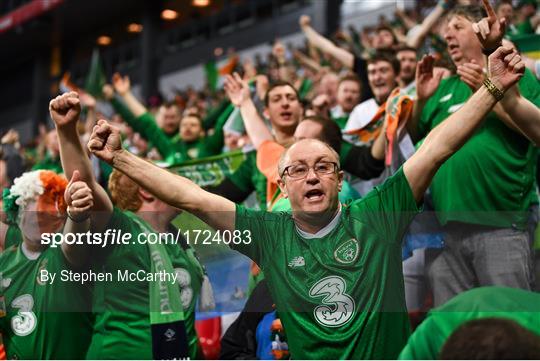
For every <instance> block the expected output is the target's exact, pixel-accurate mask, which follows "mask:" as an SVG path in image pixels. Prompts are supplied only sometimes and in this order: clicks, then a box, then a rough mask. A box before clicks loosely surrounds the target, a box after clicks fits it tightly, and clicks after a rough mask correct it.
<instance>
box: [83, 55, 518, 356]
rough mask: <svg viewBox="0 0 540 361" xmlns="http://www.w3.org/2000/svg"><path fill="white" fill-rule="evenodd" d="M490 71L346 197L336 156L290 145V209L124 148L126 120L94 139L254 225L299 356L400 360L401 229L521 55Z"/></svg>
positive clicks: (223, 216)
mask: <svg viewBox="0 0 540 361" xmlns="http://www.w3.org/2000/svg"><path fill="white" fill-rule="evenodd" d="M489 69H490V74H491V76H490V80H486V81H485V83H484V84H485V85H484V86H482V87H480V89H479V90H478V91H477V92H476V93H475V94H474V95H473V96H472V97H471V98H470V99H469V100H468V101H467V103H466V104H465V105H464V106H463V107H462V108H461V109H460V110H458V111H457V112H455V113H454V114H452V115H451V116H450V117H449V118H448V119H447V120H446V121H444V122H443V123H441V124H440V125H439V126H438V127H436V128H435V129H434V130H432V131H431V132H430V133H429V135H428V136H427V137H426V139H425V141H424V143H423V145H422V147H421V148H420V149H419V150H418V151H417V152H416V153H415V154H414V155H413V156H412V157H411V158H410V159H409V160H408V161H407V162H406V163H405V164H404V166H403V167H402V169H400V170H399V171H398V172H397V173H396V174H395V175H394V176H393V177H391V178H389V179H388V180H387V181H386V182H385V183H384V184H383V185H382V186H380V187H378V188H376V189H375V190H373V191H372V192H371V193H370V194H368V195H367V196H366V197H364V198H363V199H361V200H358V201H355V202H353V203H352V204H350V205H349V206H343V207H342V206H341V205H340V203H339V202H338V192H339V190H340V188H341V184H342V181H343V172H342V171H341V170H340V167H339V157H338V155H337V154H336V153H335V152H334V151H333V150H332V149H331V148H330V147H329V146H328V145H327V144H326V143H323V142H321V141H319V140H315V139H304V140H301V141H298V142H297V143H295V144H293V145H292V146H291V147H290V148H289V149H288V150H287V151H286V152H285V153H284V154H283V156H282V158H281V160H280V162H279V174H280V175H281V179H279V181H278V182H279V186H280V188H281V191H282V192H283V194H284V195H285V196H286V197H288V198H289V199H290V201H291V208H292V214H289V213H267V212H262V211H254V210H249V209H245V208H244V207H242V206H240V205H235V204H234V203H233V202H231V201H229V200H227V199H225V198H222V197H220V196H217V195H214V194H211V193H208V192H205V191H204V190H202V189H201V188H199V187H198V186H197V185H196V184H195V183H193V182H191V181H190V180H189V179H186V178H183V177H180V176H177V175H173V174H172V173H169V172H167V171H166V170H164V169H160V168H158V167H156V166H154V165H152V164H150V163H148V162H146V161H144V160H142V159H140V158H138V157H136V156H135V155H132V154H130V153H128V152H127V151H125V150H123V149H122V148H121V141H120V133H119V131H118V129H116V128H114V127H112V126H110V125H109V124H108V123H107V122H106V121H105V120H100V121H99V122H98V124H97V125H96V126H95V127H94V131H93V133H92V136H91V138H90V141H89V143H88V147H89V149H90V151H91V152H93V153H94V154H96V155H97V156H98V157H100V158H101V159H103V160H105V161H107V162H109V163H110V164H112V165H113V166H114V167H115V168H117V169H118V170H120V171H121V172H123V173H124V174H126V175H129V177H131V178H132V179H133V180H134V181H135V182H137V183H139V184H140V185H141V186H142V187H144V188H145V189H148V190H149V191H151V192H153V193H154V194H155V195H156V196H157V197H158V198H160V199H162V200H163V201H165V202H167V203H169V204H171V205H173V206H175V207H178V208H182V209H185V210H187V211H189V212H192V213H194V214H195V215H197V216H198V217H200V218H201V219H202V220H204V221H205V222H206V223H208V224H209V225H211V226H213V227H215V228H216V229H219V230H229V231H234V230H240V231H242V232H244V233H245V232H248V233H250V236H251V237H250V238H251V240H252V241H251V242H241V243H242V244H240V245H234V246H233V247H234V249H236V250H238V251H240V252H242V253H244V254H246V255H247V256H249V257H250V258H252V259H253V260H254V261H255V262H257V264H258V265H260V266H261V268H262V269H263V271H264V272H265V276H266V279H267V282H268V287H269V290H270V293H271V295H272V299H273V300H274V302H275V303H276V306H277V311H278V313H279V315H280V317H281V321H282V323H283V327H284V329H285V330H287V339H288V343H289V350H290V353H291V356H292V357H293V358H299V359H345V358H353V359H360V358H362V359H374V358H375V359H387V358H396V357H397V356H398V354H399V352H400V350H401V348H402V347H403V346H404V344H405V342H406V340H407V337H408V336H409V323H408V318H407V313H406V308H405V298H404V292H403V277H402V273H401V267H402V266H401V245H400V240H401V237H402V235H403V233H404V232H405V229H406V228H407V226H408V224H409V222H410V221H411V219H412V218H413V217H414V215H415V213H416V212H417V210H418V203H420V202H421V200H422V197H423V194H424V192H425V190H426V188H427V187H428V185H429V183H430V182H431V179H432V178H433V176H434V175H435V173H436V172H437V170H438V169H439V167H440V166H441V165H442V164H443V163H444V162H445V161H446V160H447V159H448V158H449V157H450V156H451V155H452V154H454V153H455V152H456V151H457V150H458V149H459V148H460V147H461V146H462V145H463V144H464V143H465V142H466V141H467V139H468V138H469V137H470V136H471V135H472V134H473V133H474V131H475V130H476V129H478V127H479V126H480V124H481V121H482V119H483V118H484V117H485V115H486V114H487V113H488V112H489V111H490V110H491V109H492V108H493V106H494V105H495V103H496V102H497V100H500V99H501V98H502V97H503V95H504V92H505V91H506V90H507V89H508V88H510V87H511V86H512V85H514V84H515V83H516V82H517V81H518V80H519V78H520V77H521V76H522V74H523V72H524V65H523V63H522V62H521V59H520V57H519V55H517V53H514V52H513V51H512V50H511V49H507V48H499V49H498V50H497V51H495V53H493V54H492V55H491V56H490V64H489ZM333 164H335V165H333ZM246 243H249V244H246Z"/></svg>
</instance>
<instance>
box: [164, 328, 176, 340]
mask: <svg viewBox="0 0 540 361" xmlns="http://www.w3.org/2000/svg"><path fill="white" fill-rule="evenodd" d="M164 335H165V336H166V337H167V341H171V339H172V338H173V337H174V335H176V332H174V331H173V330H172V329H170V328H169V329H168V330H167V331H165V333H164Z"/></svg>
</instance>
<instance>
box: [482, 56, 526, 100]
mask: <svg viewBox="0 0 540 361" xmlns="http://www.w3.org/2000/svg"><path fill="white" fill-rule="evenodd" d="M488 64H489V65H488V66H489V74H490V79H491V81H492V82H493V84H495V86H497V88H499V89H500V90H502V91H503V92H504V91H506V90H508V89H509V88H510V87H512V86H513V85H514V84H516V83H517V82H518V81H519V79H521V77H522V76H523V74H524V73H525V64H524V63H523V60H521V56H519V54H518V53H517V51H516V50H515V49H513V48H510V47H504V46H501V47H500V48H498V49H497V50H496V51H495V52H494V53H493V54H491V55H490V56H489V58H488Z"/></svg>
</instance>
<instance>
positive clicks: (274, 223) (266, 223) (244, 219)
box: [230, 204, 284, 268]
mask: <svg viewBox="0 0 540 361" xmlns="http://www.w3.org/2000/svg"><path fill="white" fill-rule="evenodd" d="M283 223H284V220H283V216H282V214H278V213H269V212H265V211H256V210H252V209H248V208H245V207H243V206H241V205H238V204H237V205H236V220H235V230H236V231H237V232H241V234H240V242H238V241H237V242H231V243H230V247H231V248H232V249H234V250H235V251H238V252H240V253H242V254H244V255H246V256H248V257H249V258H251V259H252V260H253V261H255V263H257V264H258V265H259V266H261V267H263V268H264V256H265V255H268V254H272V253H273V252H274V251H273V250H274V248H275V245H276V244H275V242H278V241H279V240H280V239H281V238H280V237H276V233H280V232H279V229H281V228H282V225H283ZM235 243H237V244H235Z"/></svg>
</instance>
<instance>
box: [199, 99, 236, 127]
mask: <svg viewBox="0 0 540 361" xmlns="http://www.w3.org/2000/svg"><path fill="white" fill-rule="evenodd" d="M230 105H231V102H230V101H229V100H227V99H225V100H223V101H222V102H221V103H219V105H218V106H217V107H215V108H214V109H212V110H211V111H210V112H209V113H208V115H207V116H206V117H205V118H204V119H203V127H204V129H206V130H208V129H211V128H214V127H216V124H217V122H218V121H219V118H220V116H221V114H222V113H223V112H225V110H227V108H228V107H229V106H230Z"/></svg>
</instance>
